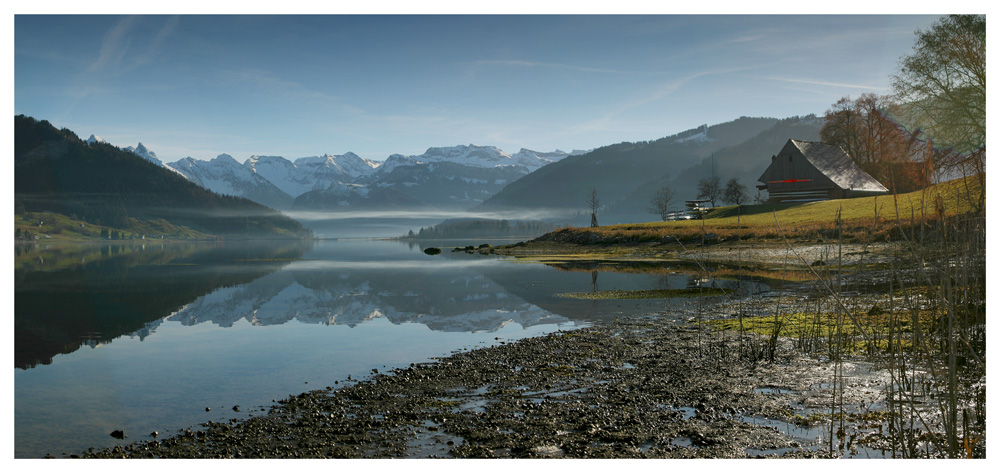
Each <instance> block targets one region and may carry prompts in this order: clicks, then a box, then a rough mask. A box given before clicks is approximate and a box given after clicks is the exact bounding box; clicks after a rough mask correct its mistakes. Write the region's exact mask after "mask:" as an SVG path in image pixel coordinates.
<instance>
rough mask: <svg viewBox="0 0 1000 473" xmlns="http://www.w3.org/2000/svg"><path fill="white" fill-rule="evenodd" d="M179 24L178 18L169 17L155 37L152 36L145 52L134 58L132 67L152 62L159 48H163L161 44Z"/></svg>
mask: <svg viewBox="0 0 1000 473" xmlns="http://www.w3.org/2000/svg"><path fill="white" fill-rule="evenodd" d="M179 22H180V19H179V17H176V16H171V17H169V18H167V21H166V22H165V23H164V24H163V26H162V27H161V28H160V30H159V31H157V32H156V36H154V37H153V39H152V40H151V41H150V42H149V47H147V48H146V51H145V52H144V53H143V54H140V55H138V56H137V57H136V58H135V62H134V65H136V66H139V65H142V64H148V63H150V62H152V61H153V59H155V58H156V56H157V55H158V54H159V53H160V48H162V47H163V43H164V42H165V41H166V40H167V38H168V37H169V36H170V34H171V33H173V32H174V30H175V29H176V28H177V24H178V23H179Z"/></svg>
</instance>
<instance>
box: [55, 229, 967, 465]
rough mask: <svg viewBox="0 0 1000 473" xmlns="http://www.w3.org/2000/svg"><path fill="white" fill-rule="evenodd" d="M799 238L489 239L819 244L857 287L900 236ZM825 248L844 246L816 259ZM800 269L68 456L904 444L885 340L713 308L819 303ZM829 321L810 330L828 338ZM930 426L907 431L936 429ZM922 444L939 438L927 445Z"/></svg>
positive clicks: (743, 261)
mask: <svg viewBox="0 0 1000 473" xmlns="http://www.w3.org/2000/svg"><path fill="white" fill-rule="evenodd" d="M794 247H795V251H794V252H792V253H794V259H792V258H789V257H788V254H790V253H789V251H788V249H787V246H786V245H785V244H784V243H779V242H767V243H764V244H762V242H759V241H758V242H754V247H753V248H748V247H744V246H743V245H740V244H739V243H736V242H719V243H717V244H714V245H710V246H701V247H697V248H684V247H682V246H680V245H671V244H662V243H653V244H650V243H639V244H634V245H610V247H609V245H601V244H597V245H594V244H589V245H578V244H573V243H564V242H563V243H558V242H545V241H539V240H533V241H531V242H528V243H519V244H516V245H509V246H507V247H497V248H496V249H497V254H500V255H504V256H508V257H513V258H515V259H516V260H518V261H525V262H543V263H550V264H553V263H555V264H558V263H568V264H571V263H573V262H578V263H585V264H594V263H630V262H643V261H659V262H665V261H682V262H683V261H687V262H688V263H691V264H694V262H693V261H692V260H697V261H698V262H699V263H700V262H710V263H713V264H717V265H719V267H720V268H721V267H723V266H724V265H734V264H735V265H736V266H738V267H740V268H742V267H743V265H746V266H747V267H752V268H756V269H754V271H757V270H759V272H760V274H758V275H757V276H754V277H766V276H763V274H767V275H772V274H778V275H779V276H781V277H782V278H784V277H785V276H786V274H787V273H784V272H782V273H780V274H779V272H778V271H776V269H777V268H781V271H787V272H788V273H799V274H798V275H796V276H792V279H786V280H788V281H808V280H809V279H811V278H813V276H814V271H820V272H822V271H824V270H820V269H819V268H815V266H816V265H817V264H816V263H810V259H811V258H814V257H815V258H817V259H816V260H815V261H824V263H823V264H822V265H821V266H826V268H827V269H831V268H835V267H838V266H840V265H843V266H844V269H847V267H848V266H851V267H853V268H852V271H850V272H852V273H855V274H854V275H853V277H854V278H856V279H854V280H853V281H851V282H849V283H847V282H845V283H846V284H852V285H856V286H857V287H858V288H862V287H874V286H871V285H872V284H874V283H875V282H877V279H878V278H879V277H880V271H881V270H880V269H878V267H879V266H881V265H883V264H884V263H885V262H886V261H888V260H890V259H891V258H893V254H892V252H893V250H894V248H895V245H894V244H893V243H884V244H853V245H848V244H844V245H839V244H836V243H828V244H825V245H824V244H822V242H816V241H798V242H796V243H795V244H794ZM782 255H784V257H783V256H782ZM830 255H835V256H836V257H837V260H836V261H835V262H830V263H827V262H826V261H828V260H830ZM734 256H737V257H736V258H734ZM734 260H735V262H734ZM736 263H738V264H736ZM855 269H860V271H854V270H855ZM842 278H846V279H847V280H850V279H851V276H850V275H846V274H842ZM813 282H815V280H813ZM793 285H795V286H800V287H799V289H796V290H794V291H792V292H786V291H779V293H772V294H769V295H765V296H763V298H758V297H756V296H755V297H751V298H750V299H748V300H741V301H735V300H728V301H722V302H718V301H716V302H711V301H708V300H707V298H702V299H698V300H697V301H696V302H695V303H693V304H691V305H690V306H688V307H687V308H684V309H676V310H675V311H673V312H662V311H658V312H648V313H645V314H642V315H633V316H625V317H620V318H618V319H616V320H614V321H608V322H597V323H595V324H594V325H593V326H591V327H586V328H580V329H577V330H573V331H560V332H556V333H553V334H549V335H545V336H541V337H535V338H527V339H522V340H519V341H516V342H503V341H500V342H499V344H498V345H495V346H491V347H485V348H476V349H471V350H467V351H461V352H458V353H454V354H452V355H450V356H444V357H441V358H438V359H437V361H436V362H433V363H426V364H411V365H410V366H409V367H407V368H401V369H394V370H391V371H389V372H387V373H380V372H378V371H377V370H372V373H371V375H370V376H368V377H366V378H365V379H362V380H352V379H348V380H346V381H345V380H337V381H333V385H331V386H327V387H326V388H324V389H318V390H313V391H308V392H304V393H301V394H298V395H292V396H289V397H287V398H285V399H282V400H280V401H277V403H276V404H275V405H274V406H272V407H270V408H269V409H268V410H267V412H266V414H261V415H257V416H254V417H251V418H249V419H245V420H238V419H231V420H230V421H229V422H209V423H206V424H202V425H201V426H200V427H192V428H189V429H185V430H183V431H181V432H179V433H178V434H175V435H173V436H170V437H167V438H162V439H154V440H147V441H139V442H134V443H130V444H127V445H120V446H117V447H114V448H109V449H104V450H100V451H94V450H92V451H88V452H86V453H83V454H81V455H73V456H72V457H78V456H82V457H86V458H715V459H723V458H900V457H903V456H905V455H903V454H902V453H901V452H900V451H899V450H894V446H896V447H895V448H899V447H898V444H897V442H898V441H899V439H898V438H897V437H898V435H899V434H898V433H893V432H892V428H891V424H892V421H891V419H892V416H893V413H892V412H891V409H892V407H891V402H890V404H889V405H888V406H887V405H886V395H887V391H886V389H887V386H892V379H891V376H890V372H889V371H887V370H885V369H882V368H878V367H876V366H875V365H874V364H873V361H876V360H877V359H878V358H874V359H869V358H866V357H864V356H863V355H860V354H858V355H853V354H851V353H849V352H838V356H839V357H840V358H839V359H837V360H833V361H831V360H832V359H831V358H830V357H828V356H827V355H824V352H823V349H821V348H812V349H811V350H810V351H809V353H808V354H807V353H804V350H802V349H800V348H799V346H798V345H797V344H801V343H803V338H802V337H803V336H802V335H797V336H780V337H779V336H778V335H777V332H774V333H773V334H771V335H764V334H760V333H754V332H752V331H746V332H742V331H735V330H731V329H730V330H726V329H724V327H722V326H721V325H713V324H712V322H713V321H722V320H723V319H731V320H730V321H732V320H735V315H734V314H735V313H736V311H737V310H738V311H740V312H743V311H746V312H747V313H748V314H750V313H764V314H770V309H769V307H771V304H777V305H778V306H780V305H782V304H786V303H787V304H788V305H787V306H786V308H784V309H782V310H779V312H783V311H787V310H789V308H790V307H792V306H796V307H797V306H798V304H800V303H801V302H790V303H789V302H787V301H791V300H798V301H804V300H807V299H809V300H812V301H813V302H809V304H818V303H819V302H818V301H819V300H820V299H824V298H829V297H830V296H829V295H828V294H827V295H824V293H822V292H820V293H815V292H810V289H808V288H806V287H805V286H808V284H793ZM833 297H836V296H833ZM878 297H879V295H878V294H877V293H872V294H870V295H862V296H861V298H860V299H858V300H857V301H856V302H860V303H862V304H864V305H866V307H867V306H870V305H872V304H874V303H875V302H876V300H877V299H878ZM702 302H704V303H702ZM737 304H739V305H740V306H741V308H739V309H738V308H737ZM744 305H750V306H752V307H742V306H744ZM761 311H762V312H761ZM790 315H791V314H785V315H783V317H784V316H790ZM775 317H776V316H775ZM775 317H770V318H772V319H774V318H775ZM838 330H839V329H838ZM824 336H825V335H822V334H820V335H819V336H818V338H815V339H805V341H806V342H809V343H811V344H815V343H817V342H819V343H822V341H823V337H824ZM838 336H839V335H838ZM831 340H832V339H831ZM932 398H933V397H932ZM917 404H919V403H914V404H913V405H912V406H910V407H909V408H911V409H917V410H919V411H921V412H923V414H922V415H928V416H934V415H935V414H934V409H935V406H934V405H933V404H934V403H933V402H931V403H927V404H926V405H924V406H919V407H918V406H917ZM918 433H919V432H918ZM937 435H940V434H938V433H936V432H935V433H931V432H927V433H923V434H920V435H918V436H917V437H916V438H919V439H923V440H921V441H922V442H924V443H931V442H933V440H932V439H934V438H935V436H937ZM984 443H985V442H984ZM974 448H975V449H976V450H975V452H970V456H972V455H973V454H975V455H976V456H985V445H977V446H974ZM916 453H917V454H920V453H921V452H919V451H917V452H916ZM927 455H928V456H936V454H931V453H930V451H929V450H928V452H927ZM918 456H922V455H918Z"/></svg>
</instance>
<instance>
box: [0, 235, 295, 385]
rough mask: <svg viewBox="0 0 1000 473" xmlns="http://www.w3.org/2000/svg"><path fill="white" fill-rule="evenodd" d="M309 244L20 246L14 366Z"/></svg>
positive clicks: (91, 340) (44, 360) (143, 330)
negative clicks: (20, 259)
mask: <svg viewBox="0 0 1000 473" xmlns="http://www.w3.org/2000/svg"><path fill="white" fill-rule="evenodd" d="M309 246H311V242H283V243H280V244H277V243H267V244H253V243H239V244H233V243H227V244H221V243H205V242H200V243H197V242H195V243H191V242H189V243H173V244H170V243H164V244H159V243H158V244H156V245H151V244H146V245H144V244H142V243H121V244H110V245H109V244H93V243H82V244H60V245H48V246H43V247H35V246H31V247H21V248H19V250H20V251H19V252H18V254H17V255H16V258H24V260H23V261H21V262H19V263H17V264H16V265H15V270H14V281H15V284H14V304H15V308H14V366H15V367H17V368H22V369H27V368H31V367H33V366H36V365H38V364H39V363H41V364H48V363H51V362H52V358H53V357H54V356H56V355H58V354H64V353H71V352H73V351H76V350H77V349H79V348H80V347H81V346H84V345H87V346H96V345H100V344H104V343H108V342H110V341H111V340H114V339H115V338H117V337H119V336H121V335H125V334H132V335H133V336H138V337H140V338H142V337H145V336H146V335H148V333H149V332H150V331H151V330H153V329H154V328H155V326H156V325H157V324H158V323H159V321H160V320H162V319H163V318H164V317H166V316H168V315H170V314H172V313H174V312H176V311H177V310H179V309H180V308H182V307H183V306H184V305H185V304H188V303H190V302H191V301H193V300H195V299H197V298H198V297H200V296H202V295H204V294H206V293H209V292H211V291H212V290H214V289H216V288H218V287H222V286H233V285H238V284H243V283H246V282H249V281H252V280H254V279H257V278H260V277H261V276H263V275H265V274H267V273H270V272H273V271H276V270H277V269H280V268H281V267H282V266H284V265H286V264H288V262H289V261H290V260H295V259H298V258H300V257H301V255H302V254H303V252H304V251H306V250H307V249H308V247H309Z"/></svg>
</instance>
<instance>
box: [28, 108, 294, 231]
mask: <svg viewBox="0 0 1000 473" xmlns="http://www.w3.org/2000/svg"><path fill="white" fill-rule="evenodd" d="M14 200H15V212H24V211H29V212H30V211H51V212H57V213H61V214H63V215H69V216H74V217H76V218H78V219H80V220H84V221H87V222H90V223H94V224H99V225H107V226H112V227H118V228H126V227H127V226H128V225H129V221H130V220H129V219H139V220H157V219H163V220H166V221H168V222H170V223H172V224H175V225H183V226H187V227H190V228H192V229H195V230H198V231H203V232H206V233H211V234H216V235H229V236H236V235H241V236H254V237H294V238H299V237H304V236H308V235H310V232H309V230H307V229H305V228H303V227H302V225H301V224H299V223H298V222H296V221H295V220H292V219H290V218H288V217H286V216H284V215H282V214H280V213H278V212H276V211H274V210H272V209H269V208H267V207H264V206H261V205H259V204H256V203H254V202H251V201H249V200H247V199H243V198H237V197H231V196H224V195H220V194H216V193H214V192H211V191H208V190H205V189H204V188H202V187H200V186H198V185H196V184H194V183H192V182H190V181H188V180H187V179H185V178H183V177H182V176H180V175H178V174H176V173H174V172H171V171H169V170H166V169H163V168H162V167H159V166H157V165H156V164H153V163H151V162H149V161H147V160H145V159H142V158H141V157H139V156H137V155H135V154H133V153H129V152H126V151H123V150H121V149H119V148H116V147H114V146H111V145H108V144H104V143H94V144H87V143H86V142H85V141H83V140H81V139H80V138H79V137H78V136H77V135H76V134H74V133H73V132H72V131H70V130H67V129H62V130H57V129H56V128H55V127H53V126H52V125H51V124H50V123H49V122H47V121H44V120H42V121H39V120H35V119H34V118H31V117H26V116H23V115H19V116H16V117H14Z"/></svg>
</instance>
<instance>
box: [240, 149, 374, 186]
mask: <svg viewBox="0 0 1000 473" xmlns="http://www.w3.org/2000/svg"><path fill="white" fill-rule="evenodd" d="M380 164H381V163H378V162H375V161H372V160H369V159H364V158H362V157H360V156H358V155H356V154H354V153H351V152H348V153H346V154H343V155H340V156H334V155H329V154H324V155H323V156H311V157H307V158H299V159H296V160H295V161H294V162H292V161H289V160H287V159H285V158H283V157H281V156H251V157H250V159H248V160H247V161H246V162H245V163H244V164H243V165H244V166H245V167H246V168H247V169H248V170H249V171H250V172H253V173H255V174H257V175H258V176H260V177H262V178H264V179H267V180H268V181H270V182H271V183H272V184H274V185H275V186H276V187H278V188H279V189H281V190H282V191H284V192H285V193H287V194H288V195H290V196H293V197H298V196H300V195H302V194H304V193H306V192H309V191H314V190H323V189H328V188H330V187H331V186H332V185H334V184H337V183H357V182H359V181H362V180H364V179H365V178H366V177H368V176H371V175H372V174H373V173H374V172H375V169H377V168H378V167H379V165H380Z"/></svg>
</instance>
